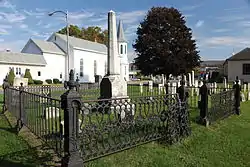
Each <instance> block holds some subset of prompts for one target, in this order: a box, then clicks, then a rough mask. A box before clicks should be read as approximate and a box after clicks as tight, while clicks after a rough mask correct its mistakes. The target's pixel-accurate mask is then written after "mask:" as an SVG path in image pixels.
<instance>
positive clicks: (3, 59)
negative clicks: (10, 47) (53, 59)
mask: <svg viewBox="0 0 250 167" xmlns="http://www.w3.org/2000/svg"><path fill="white" fill-rule="evenodd" d="M0 63H6V64H23V65H25V64H27V65H46V64H47V63H46V61H45V59H44V57H43V55H38V54H28V53H14V52H0Z"/></svg>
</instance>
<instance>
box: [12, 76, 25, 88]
mask: <svg viewBox="0 0 250 167" xmlns="http://www.w3.org/2000/svg"><path fill="white" fill-rule="evenodd" d="M21 83H23V86H28V78H18V77H15V78H14V82H13V86H20V84H21Z"/></svg>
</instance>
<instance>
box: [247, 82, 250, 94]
mask: <svg viewBox="0 0 250 167" xmlns="http://www.w3.org/2000/svg"><path fill="white" fill-rule="evenodd" d="M247 91H248V92H249V91H250V82H249V83H247Z"/></svg>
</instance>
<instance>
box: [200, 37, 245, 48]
mask: <svg viewBox="0 0 250 167" xmlns="http://www.w3.org/2000/svg"><path fill="white" fill-rule="evenodd" d="M201 42H202V44H203V45H204V46H207V47H221V46H231V47H242V46H249V45H250V41H249V38H247V37H232V36H220V37H211V38H204V39H203V40H202V41H201Z"/></svg>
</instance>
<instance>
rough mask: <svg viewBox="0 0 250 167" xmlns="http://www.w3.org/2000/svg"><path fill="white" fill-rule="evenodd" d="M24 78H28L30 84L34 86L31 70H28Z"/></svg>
mask: <svg viewBox="0 0 250 167" xmlns="http://www.w3.org/2000/svg"><path fill="white" fill-rule="evenodd" d="M24 78H28V84H29V85H30V84H34V81H33V79H32V76H31V74H30V69H26V70H25V73H24Z"/></svg>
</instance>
